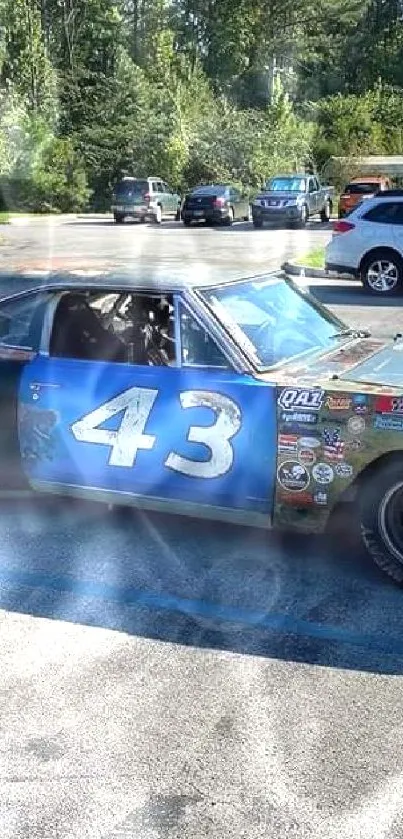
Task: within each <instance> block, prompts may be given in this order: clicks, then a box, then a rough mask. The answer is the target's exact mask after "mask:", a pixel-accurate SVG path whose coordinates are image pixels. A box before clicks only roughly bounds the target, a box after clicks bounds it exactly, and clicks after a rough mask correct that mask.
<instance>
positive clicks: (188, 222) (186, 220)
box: [182, 218, 190, 227]
mask: <svg viewBox="0 0 403 839" xmlns="http://www.w3.org/2000/svg"><path fill="white" fill-rule="evenodd" d="M182 221H183V223H184V225H185V227H190V218H184V219H182Z"/></svg>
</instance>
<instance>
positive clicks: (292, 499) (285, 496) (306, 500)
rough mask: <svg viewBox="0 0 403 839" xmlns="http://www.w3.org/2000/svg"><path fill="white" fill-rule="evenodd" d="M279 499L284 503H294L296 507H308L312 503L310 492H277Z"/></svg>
mask: <svg viewBox="0 0 403 839" xmlns="http://www.w3.org/2000/svg"><path fill="white" fill-rule="evenodd" d="M279 499H280V501H283V502H284V504H290V505H295V506H296V507H309V506H311V505H312V504H313V495H312V494H311V493H310V492H304V491H303V492H282V491H280V493H279Z"/></svg>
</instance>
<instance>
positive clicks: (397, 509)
mask: <svg viewBox="0 0 403 839" xmlns="http://www.w3.org/2000/svg"><path fill="white" fill-rule="evenodd" d="M359 516H360V527H361V536H362V539H363V542H364V545H365V547H366V549H367V551H368V553H369V554H370V556H371V558H372V559H373V560H374V562H376V564H377V565H378V566H379V568H381V569H382V571H385V572H386V574H388V575H389V576H390V577H392V578H393V579H394V580H395V582H397V583H403V461H402V459H401V458H399V459H398V460H397V461H395V462H393V463H389V464H387V465H386V466H384V467H380V469H379V471H378V472H376V473H375V474H374V475H371V477H370V479H369V480H368V482H367V483H366V484H364V486H363V488H362V489H361V493H360V497H359Z"/></svg>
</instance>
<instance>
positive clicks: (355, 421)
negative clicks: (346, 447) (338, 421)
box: [347, 417, 365, 437]
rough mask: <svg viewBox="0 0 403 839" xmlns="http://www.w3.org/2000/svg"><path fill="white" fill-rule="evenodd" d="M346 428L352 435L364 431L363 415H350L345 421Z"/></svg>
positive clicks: (354, 435)
mask: <svg viewBox="0 0 403 839" xmlns="http://www.w3.org/2000/svg"><path fill="white" fill-rule="evenodd" d="M347 430H348V431H349V432H350V434H352V435H353V437H356V436H358V435H359V434H362V433H363V431H365V419H364V417H350V419H349V421H348V423H347Z"/></svg>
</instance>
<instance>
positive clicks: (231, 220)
mask: <svg viewBox="0 0 403 839" xmlns="http://www.w3.org/2000/svg"><path fill="white" fill-rule="evenodd" d="M233 223H234V210H233V207H229V209H228V215H227V218H226V219H224V224H225V225H226V226H227V227H231V225H232V224H233Z"/></svg>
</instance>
